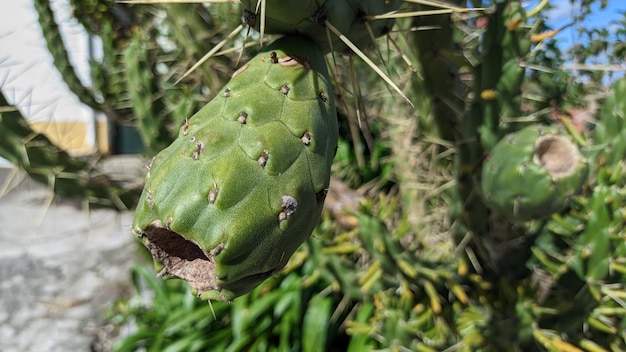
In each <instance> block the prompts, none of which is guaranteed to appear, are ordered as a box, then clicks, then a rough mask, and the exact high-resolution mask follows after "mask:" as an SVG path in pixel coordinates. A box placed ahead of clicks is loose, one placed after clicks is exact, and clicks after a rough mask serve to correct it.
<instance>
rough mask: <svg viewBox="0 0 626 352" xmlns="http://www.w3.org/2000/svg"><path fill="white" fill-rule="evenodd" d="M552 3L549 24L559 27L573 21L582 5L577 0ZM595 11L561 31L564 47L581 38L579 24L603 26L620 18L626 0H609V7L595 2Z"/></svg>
mask: <svg viewBox="0 0 626 352" xmlns="http://www.w3.org/2000/svg"><path fill="white" fill-rule="evenodd" d="M537 2H538V1H535V0H533V1H529V2H528V3H529V4H535V3H537ZM550 5H551V6H552V7H553V9H551V10H550V12H549V13H548V21H549V25H550V26H551V27H553V28H559V27H561V26H564V25H566V24H568V23H570V22H571V21H572V17H573V16H574V15H575V14H577V13H578V11H579V8H580V5H579V1H577V2H576V3H575V4H574V5H572V4H571V2H570V0H550ZM592 8H593V10H594V11H593V13H592V14H591V15H590V16H589V17H588V18H587V20H585V21H584V22H583V23H581V24H578V25H577V26H572V27H569V28H567V29H566V30H564V31H563V32H561V33H560V34H559V35H558V36H557V39H558V40H559V42H560V44H561V45H562V47H565V48H567V47H570V46H571V45H572V44H575V43H576V42H578V41H579V40H580V37H579V35H578V32H577V28H578V26H585V27H587V28H590V27H591V28H602V27H606V26H608V25H609V23H610V22H612V21H614V20H618V19H619V18H621V17H622V16H623V15H622V13H623V12H626V0H608V4H607V7H606V8H605V9H600V6H599V4H595V5H594V6H593V7H592Z"/></svg>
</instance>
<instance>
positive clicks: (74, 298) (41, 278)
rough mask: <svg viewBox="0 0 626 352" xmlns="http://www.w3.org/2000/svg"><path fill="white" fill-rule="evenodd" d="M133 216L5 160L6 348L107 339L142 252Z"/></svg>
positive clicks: (0, 326)
mask: <svg viewBox="0 0 626 352" xmlns="http://www.w3.org/2000/svg"><path fill="white" fill-rule="evenodd" d="M15 177H18V178H21V179H22V180H19V179H16V178H15ZM18 181H19V182H18ZM131 223H132V214H131V213H117V212H114V211H108V210H87V209H83V208H81V206H80V204H79V203H75V202H68V201H63V200H58V199H56V198H55V197H53V195H52V194H51V192H50V191H49V190H48V189H46V188H45V187H44V186H41V185H39V184H37V183H34V182H32V181H30V180H28V179H24V176H23V175H20V174H19V173H17V174H16V173H14V172H12V171H11V169H6V168H0V224H1V225H0V351H3V352H12V351H16V352H18V351H19V352H24V351H36V352H39V351H50V352H54V351H63V352H66V351H90V350H92V349H93V348H94V346H93V343H94V341H96V340H97V342H98V344H99V345H103V344H104V345H106V343H104V342H103V341H102V336H103V335H110V333H111V331H110V330H111V327H110V326H108V325H106V324H105V319H104V312H105V311H106V309H107V308H108V307H110V306H111V304H112V303H113V302H114V301H115V300H116V299H118V298H119V297H120V295H122V294H123V293H124V292H127V291H128V289H129V278H130V276H129V269H130V268H131V267H132V266H133V265H134V263H135V262H136V260H137V248H138V247H137V245H136V242H135V239H134V236H133V235H132V233H131V230H130V226H131ZM98 336H99V338H98V339H97V337H98ZM100 348H106V347H102V346H101V347H98V348H97V349H100Z"/></svg>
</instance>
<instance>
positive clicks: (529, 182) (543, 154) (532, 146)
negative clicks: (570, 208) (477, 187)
mask: <svg viewBox="0 0 626 352" xmlns="http://www.w3.org/2000/svg"><path fill="white" fill-rule="evenodd" d="M588 169H589V167H588V163H587V161H586V160H585V159H584V158H583V156H582V155H581V153H580V151H579V150H578V147H577V146H576V145H575V144H574V142H573V141H572V140H571V139H570V138H569V137H568V136H567V135H566V134H564V133H562V132H560V131H559V129H557V128H550V127H545V126H528V127H526V128H524V129H522V130H520V131H517V132H514V133H511V134H509V135H507V136H505V137H504V138H502V140H501V141H500V142H498V143H497V144H496V145H495V146H494V148H493V149H492V150H491V151H490V154H489V156H488V158H487V160H486V161H485V163H484V165H483V167H482V180H481V190H482V195H483V197H484V199H485V202H486V204H487V205H488V206H489V207H490V208H491V209H492V210H493V211H495V212H496V213H498V214H501V215H504V216H506V217H507V218H509V219H510V220H511V221H514V222H517V221H527V220H531V219H541V218H545V217H548V216H550V215H551V214H553V213H555V212H557V211H559V210H562V209H563V208H564V207H565V206H567V203H568V201H569V199H570V198H571V197H572V196H573V195H575V194H577V193H578V192H579V191H580V189H581V187H582V184H583V182H584V180H585V179H586V177H587V173H588Z"/></svg>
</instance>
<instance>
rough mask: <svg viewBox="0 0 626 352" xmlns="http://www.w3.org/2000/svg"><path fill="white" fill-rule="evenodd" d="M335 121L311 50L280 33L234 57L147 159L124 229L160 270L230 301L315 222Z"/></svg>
mask: <svg viewBox="0 0 626 352" xmlns="http://www.w3.org/2000/svg"><path fill="white" fill-rule="evenodd" d="M337 138H338V129H337V116H336V112H335V107H334V94H333V93H332V87H331V86H330V80H329V77H328V72H327V70H326V63H325V61H324V58H323V56H322V54H321V51H320V49H319V47H318V46H317V45H316V44H315V43H313V42H311V41H309V40H308V39H306V38H303V37H297V36H296V37H294V36H289V37H283V38H281V39H279V40H277V41H276V42H275V43H273V44H272V45H270V46H269V47H267V48H266V49H265V50H263V51H262V52H260V53H259V54H258V55H257V56H255V57H254V58H253V59H252V60H250V61H249V62H248V63H246V64H245V65H243V66H242V67H241V68H240V69H239V70H238V71H237V72H235V74H234V75H233V78H232V79H231V81H229V82H228V83H227V84H226V86H225V87H224V88H223V90H222V91H221V92H220V93H219V94H218V95H217V96H216V98H214V99H213V100H212V101H211V102H209V103H208V104H207V105H206V106H205V107H204V108H202V109H201V110H200V111H198V113H196V114H195V115H194V116H192V117H191V118H190V119H189V120H188V121H187V123H185V125H184V126H183V127H181V130H180V134H179V137H178V138H177V139H176V140H175V141H174V142H173V143H172V144H171V145H170V146H169V147H168V148H166V149H164V150H163V151H161V152H160V153H159V154H158V155H157V156H156V157H155V158H154V159H153V162H152V163H151V165H150V171H149V173H148V175H147V176H146V186H145V189H144V192H143V194H142V198H141V200H140V202H139V205H138V207H137V210H136V213H135V221H134V225H133V231H134V232H135V233H136V234H137V235H138V236H140V237H141V238H142V239H143V241H144V244H145V245H146V246H147V247H148V248H149V249H150V251H151V252H152V255H153V257H154V259H155V262H156V263H157V265H158V266H160V267H161V268H162V271H161V274H162V275H166V276H173V277H178V278H182V279H185V280H187V281H188V282H189V283H190V285H191V287H192V289H193V290H194V291H196V293H197V294H198V295H199V296H200V297H201V298H203V299H220V300H232V299H233V298H235V297H237V296H240V295H242V294H244V293H246V292H248V291H250V290H252V289H253V288H255V287H256V286H257V285H258V284H260V283H261V282H262V281H263V280H265V279H266V278H268V277H269V276H270V275H271V274H273V273H275V272H277V271H279V270H280V269H281V268H282V267H283V266H284V265H285V264H286V263H287V261H288V260H289V258H290V257H291V255H292V254H293V252H294V251H295V250H296V248H297V247H298V246H299V245H300V244H302V242H304V241H305V240H306V239H307V238H308V237H309V235H310V234H311V232H312V231H313V228H314V227H315V225H316V224H317V221H318V219H319V216H320V214H321V211H322V206H323V203H324V198H325V195H326V190H327V188H328V185H329V181H330V166H331V163H332V160H333V157H334V153H335V149H336V147H337Z"/></svg>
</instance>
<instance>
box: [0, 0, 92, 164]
mask: <svg viewBox="0 0 626 352" xmlns="http://www.w3.org/2000/svg"><path fill="white" fill-rule="evenodd" d="M52 4H53V5H52V6H53V10H54V11H55V16H56V18H57V23H58V24H59V26H60V28H61V31H62V33H63V40H64V42H65V45H66V46H67V48H68V51H69V53H70V59H71V61H72V63H73V65H74V68H75V70H76V71H77V73H78V75H79V77H81V79H82V80H83V82H84V83H85V84H87V85H89V84H90V82H89V73H88V69H89V67H88V40H89V39H88V36H87V34H86V32H85V31H84V29H83V28H82V25H80V23H78V22H77V21H76V20H75V19H73V18H72V16H71V14H70V5H69V1H68V0H53V1H52ZM0 89H2V91H3V92H4V94H5V95H6V97H7V99H8V100H9V102H10V103H13V104H15V105H17V106H18V107H19V109H20V110H21V111H22V113H23V114H24V115H25V116H27V117H28V119H29V120H30V121H33V122H42V121H68V120H71V121H84V122H85V123H87V126H89V129H88V133H87V138H88V143H89V144H90V145H93V146H94V147H95V132H94V130H93V126H94V124H93V119H94V114H93V111H92V110H91V109H90V108H88V107H87V106H85V105H83V104H82V103H80V102H79V101H78V99H77V98H76V97H75V96H74V95H73V94H72V93H71V92H70V91H69V90H68V88H67V87H66V85H65V83H64V82H63V80H62V78H61V75H60V74H59V73H58V71H57V70H56V68H55V67H54V65H53V63H52V57H51V55H50V54H49V52H48V49H47V48H46V44H45V41H44V39H43V36H42V33H41V28H40V26H39V23H38V22H37V12H36V11H35V9H34V6H33V3H32V0H0ZM5 163H6V161H5Z"/></svg>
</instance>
